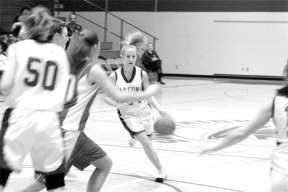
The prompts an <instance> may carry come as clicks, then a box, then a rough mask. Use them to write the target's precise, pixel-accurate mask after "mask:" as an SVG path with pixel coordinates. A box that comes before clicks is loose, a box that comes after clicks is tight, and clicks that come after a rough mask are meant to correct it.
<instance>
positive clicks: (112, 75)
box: [104, 73, 123, 109]
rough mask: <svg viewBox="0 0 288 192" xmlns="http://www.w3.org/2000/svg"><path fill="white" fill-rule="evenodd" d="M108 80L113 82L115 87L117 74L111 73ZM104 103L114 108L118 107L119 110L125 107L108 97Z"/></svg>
mask: <svg viewBox="0 0 288 192" xmlns="http://www.w3.org/2000/svg"><path fill="white" fill-rule="evenodd" d="M108 78H109V79H110V80H111V82H112V83H113V85H115V83H116V75H115V73H111V74H110V75H109V77H108ZM104 101H105V102H106V103H107V104H109V105H111V106H114V107H116V108H118V109H121V107H122V106H123V104H122V103H119V102H117V101H115V100H114V99H112V98H111V97H109V96H107V95H106V96H105V97H104Z"/></svg>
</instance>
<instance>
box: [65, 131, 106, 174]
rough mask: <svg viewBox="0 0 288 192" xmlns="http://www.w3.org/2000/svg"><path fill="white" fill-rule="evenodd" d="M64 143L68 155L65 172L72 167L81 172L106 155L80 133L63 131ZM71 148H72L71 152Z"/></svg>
mask: <svg viewBox="0 0 288 192" xmlns="http://www.w3.org/2000/svg"><path fill="white" fill-rule="evenodd" d="M73 137H76V138H77V139H76V140H75V139H74V138H73ZM64 141H65V146H66V147H65V148H66V149H67V150H65V151H66V153H67V155H68V157H67V156H66V157H67V159H68V160H67V166H66V167H67V172H68V171H69V169H70V168H71V166H72V165H73V166H75V167H76V168H77V169H79V170H81V171H83V170H84V169H85V168H86V167H87V166H89V165H90V164H91V162H93V161H95V160H98V159H101V158H103V157H105V156H106V155H107V153H106V152H105V151H104V150H103V149H102V148H101V147H99V146H98V145H97V144H96V143H95V142H94V141H92V140H91V139H90V138H89V137H87V136H86V134H85V133H84V132H82V131H81V132H80V131H65V134H64ZM72 146H73V147H72ZM71 148H73V150H72V151H71ZM69 151H71V152H69Z"/></svg>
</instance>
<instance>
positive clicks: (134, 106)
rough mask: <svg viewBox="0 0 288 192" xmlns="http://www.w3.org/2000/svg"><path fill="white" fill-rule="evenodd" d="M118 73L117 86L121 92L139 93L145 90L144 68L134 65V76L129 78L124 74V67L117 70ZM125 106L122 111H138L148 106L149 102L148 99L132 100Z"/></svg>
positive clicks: (116, 73)
mask: <svg viewBox="0 0 288 192" xmlns="http://www.w3.org/2000/svg"><path fill="white" fill-rule="evenodd" d="M115 75H116V84H115V85H116V87H118V88H119V90H120V91H121V92H126V93H137V92H142V91H143V81H142V69H141V68H139V67H137V66H134V68H133V72H132V77H131V79H130V80H128V79H127V78H126V77H125V75H124V69H123V67H121V68H119V69H117V70H116V71H115ZM123 104H124V106H125V107H124V108H121V109H120V112H121V113H123V114H125V113H127V112H136V111H139V110H141V109H142V108H143V107H146V106H147V104H148V101H147V100H141V101H131V102H126V103H123Z"/></svg>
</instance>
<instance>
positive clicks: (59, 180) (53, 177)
mask: <svg viewBox="0 0 288 192" xmlns="http://www.w3.org/2000/svg"><path fill="white" fill-rule="evenodd" d="M64 177H65V174H64V173H56V174H49V175H47V174H46V175H45V181H46V188H47V190H52V189H57V188H60V187H64V186H65V182H64Z"/></svg>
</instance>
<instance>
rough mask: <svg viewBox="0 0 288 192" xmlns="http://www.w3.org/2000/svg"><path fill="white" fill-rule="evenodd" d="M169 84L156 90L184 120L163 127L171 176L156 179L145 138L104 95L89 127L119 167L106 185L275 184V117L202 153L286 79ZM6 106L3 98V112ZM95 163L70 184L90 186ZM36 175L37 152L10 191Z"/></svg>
mask: <svg viewBox="0 0 288 192" xmlns="http://www.w3.org/2000/svg"><path fill="white" fill-rule="evenodd" d="M164 81H165V82H166V85H164V86H163V89H162V92H161V93H160V94H159V95H157V96H156V99H157V100H158V101H159V103H160V105H161V106H162V108H163V109H164V110H165V111H167V112H169V113H170V114H171V115H172V116H173V118H174V119H175V121H176V125H177V129H176V131H175V133H174V134H173V135H170V136H161V135H157V134H155V136H154V139H153V146H154V148H155V149H156V151H157V153H158V155H159V158H160V160H161V162H162V164H163V165H164V167H165V170H166V172H167V175H168V178H167V180H166V181H165V183H163V184H161V183H156V182H154V177H155V175H156V173H157V172H156V170H155V168H154V167H153V166H152V164H151V163H150V162H149V161H148V159H147V157H146V156H145V153H144V151H143V149H142V147H141V146H140V144H139V143H137V145H136V147H129V145H128V133H127V132H126V130H125V129H124V128H123V127H122V125H121V123H120V120H119V119H118V115H117V112H116V109H115V108H113V107H111V106H108V105H107V104H105V103H104V102H103V100H102V94H100V95H98V96H97V97H96V100H95V102H94V104H93V106H92V108H91V115H90V119H89V121H88V123H87V128H86V130H85V132H86V133H87V135H88V136H89V137H90V138H92V139H93V140H95V142H96V143H98V144H99V145H100V146H101V147H102V148H103V149H104V150H105V151H106V152H107V153H108V154H109V155H110V156H111V158H112V160H113V163H114V165H113V168H112V171H111V174H110V175H109V176H108V179H107V181H106V183H105V184H104V186H103V189H102V192H115V191H121V192H135V191H137V192H148V191H149V192H258V191H259V192H260V191H268V190H269V170H270V169H269V163H270V155H271V154H272V151H273V149H274V146H275V134H276V132H275V128H274V126H273V124H272V122H269V123H268V124H267V125H266V126H265V127H263V128H262V129H260V130H258V131H257V132H256V133H255V134H253V135H252V136H251V137H249V138H248V139H247V140H245V141H244V142H242V143H240V144H237V145H236V146H233V147H230V148H227V149H225V150H222V151H219V152H217V153H213V154H205V155H202V156H199V155H198V153H197V151H198V150H199V148H201V147H202V146H206V145H210V144H213V143H215V142H217V141H218V140H219V139H221V138H223V137H224V136H225V135H226V134H227V133H228V132H229V131H230V130H231V129H235V128H237V127H240V126H243V125H245V124H246V123H247V122H248V121H249V120H250V119H251V118H252V117H253V114H255V112H256V111H257V109H258V108H259V107H260V106H261V105H262V104H263V103H265V102H266V101H268V100H270V99H272V98H273V96H274V94H275V90H276V89H278V88H280V87H281V86H283V82H281V81H261V80H235V79H234V80H233V79H208V78H207V79H199V78H198V79H197V78H176V77H166V78H164ZM4 109H5V106H4V104H3V103H0V110H1V115H2V114H3V111H4ZM92 170H93V167H92V166H89V167H88V168H87V169H86V170H85V171H83V172H80V171H78V170H77V169H76V168H72V173H71V175H69V176H68V177H66V186H67V187H66V191H68V192H79V191H85V189H86V184H87V182H88V178H89V175H90V174H91V171H92ZM32 177H33V168H32V164H31V161H30V159H29V157H27V159H25V162H24V165H23V169H22V172H21V173H20V174H17V173H13V174H12V175H11V176H10V179H9V182H8V185H7V188H6V190H5V191H6V192H14V191H17V190H18V189H20V188H21V187H23V186H25V185H26V184H27V183H28V182H29V181H30V180H31V179H32Z"/></svg>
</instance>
